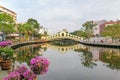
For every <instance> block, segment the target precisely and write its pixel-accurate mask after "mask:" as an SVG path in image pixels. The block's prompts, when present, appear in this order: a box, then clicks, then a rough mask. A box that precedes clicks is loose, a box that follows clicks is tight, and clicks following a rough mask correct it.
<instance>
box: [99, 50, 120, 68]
mask: <svg viewBox="0 0 120 80" xmlns="http://www.w3.org/2000/svg"><path fill="white" fill-rule="evenodd" d="M100 60H101V61H103V62H104V63H106V66H107V67H109V68H111V69H113V70H114V69H115V70H120V62H119V60H120V54H118V52H117V51H114V50H109V51H104V52H102V54H101V57H100Z"/></svg>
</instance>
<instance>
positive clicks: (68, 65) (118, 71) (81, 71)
mask: <svg viewBox="0 0 120 80" xmlns="http://www.w3.org/2000/svg"><path fill="white" fill-rule="evenodd" d="M68 44H70V45H68ZM14 56H15V60H16V61H18V62H19V63H24V62H25V63H26V64H28V65H29V62H30V59H31V58H33V57H35V56H43V57H46V58H47V59H48V60H49V61H50V65H49V66H48V71H47V72H46V73H44V74H42V75H38V79H39V80H120V50H119V49H110V48H99V47H89V46H84V45H81V44H79V43H66V42H65V43H58V42H56V43H45V44H34V45H29V46H24V47H20V48H18V49H16V54H15V55H14Z"/></svg>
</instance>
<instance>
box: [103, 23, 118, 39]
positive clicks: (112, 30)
mask: <svg viewBox="0 0 120 80" xmlns="http://www.w3.org/2000/svg"><path fill="white" fill-rule="evenodd" d="M102 36H104V37H108V36H109V37H112V38H120V24H114V25H109V26H107V27H105V28H104V30H103V32H102Z"/></svg>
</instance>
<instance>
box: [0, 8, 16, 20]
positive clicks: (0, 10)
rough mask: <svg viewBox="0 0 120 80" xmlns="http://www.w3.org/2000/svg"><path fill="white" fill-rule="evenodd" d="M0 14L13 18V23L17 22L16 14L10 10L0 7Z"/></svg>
mask: <svg viewBox="0 0 120 80" xmlns="http://www.w3.org/2000/svg"><path fill="white" fill-rule="evenodd" d="M0 12H4V13H7V14H9V15H10V16H12V17H13V19H14V21H15V22H16V20H17V14H16V13H15V12H14V11H12V10H10V9H7V8H5V7H3V6H0Z"/></svg>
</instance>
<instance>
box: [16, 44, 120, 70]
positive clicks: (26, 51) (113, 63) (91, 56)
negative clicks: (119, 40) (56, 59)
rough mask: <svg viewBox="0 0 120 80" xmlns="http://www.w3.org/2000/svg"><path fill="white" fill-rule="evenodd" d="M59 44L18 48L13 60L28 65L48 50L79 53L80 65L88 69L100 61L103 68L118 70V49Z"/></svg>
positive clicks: (119, 57)
mask: <svg viewBox="0 0 120 80" xmlns="http://www.w3.org/2000/svg"><path fill="white" fill-rule="evenodd" d="M56 43H57V45H56ZM59 44H61V42H60V43H58V42H55V45H54V43H50V44H48V43H45V44H35V45H29V46H24V47H20V48H18V49H16V54H15V56H16V58H15V60H16V61H19V62H20V63H23V62H27V64H28V65H29V62H30V60H31V58H33V57H36V56H42V55H43V53H44V52H45V51H46V50H47V48H50V49H53V50H56V51H58V52H59V53H60V54H63V53H64V54H65V53H67V52H69V51H75V52H79V53H80V54H78V56H80V57H81V58H80V59H81V64H82V65H84V66H85V67H88V68H93V67H95V66H97V64H96V62H97V61H101V62H103V63H105V66H107V67H109V68H111V69H116V70H118V69H120V62H119V60H120V50H119V49H110V48H99V47H88V46H84V45H81V44H78V43H77V44H76V43H72V45H71V43H70V45H69V46H68V44H69V43H66V44H67V45H66V44H65V45H63V44H64V43H63V42H62V45H59Z"/></svg>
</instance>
